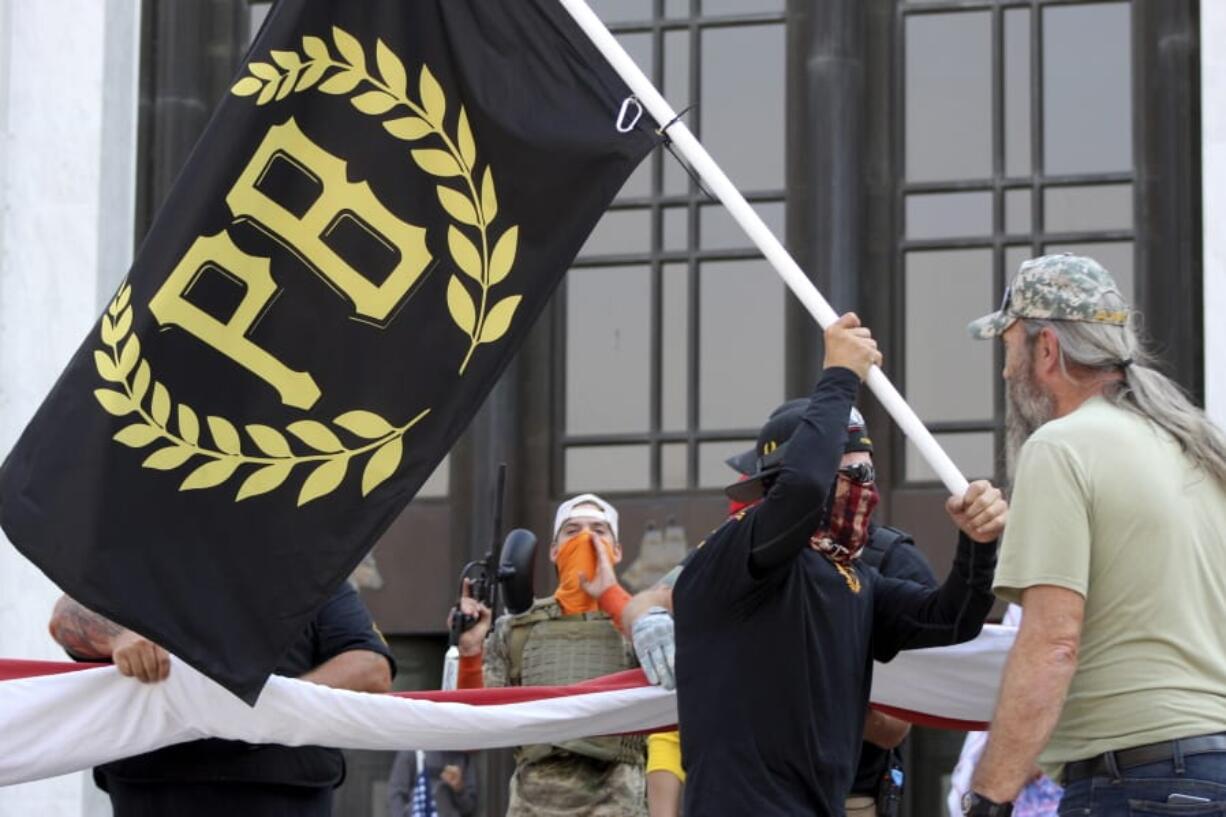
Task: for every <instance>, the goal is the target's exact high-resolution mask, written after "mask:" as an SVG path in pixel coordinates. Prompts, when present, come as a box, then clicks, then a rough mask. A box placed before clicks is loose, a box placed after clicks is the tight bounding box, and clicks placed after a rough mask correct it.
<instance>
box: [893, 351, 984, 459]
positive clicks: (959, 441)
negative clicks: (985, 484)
mask: <svg viewBox="0 0 1226 817" xmlns="http://www.w3.org/2000/svg"><path fill="white" fill-rule="evenodd" d="M985 345H986V344H985ZM933 436H934V437H936V439H937V442H938V443H940V444H941V447H942V448H944V449H945V453H946V454H949V458H950V459H952V460H953V461H954V465H956V466H958V468H959V469H960V470H961V471H962V474H963V476H965V477H966V478H967V479H980V478H991V477H992V476H993V475H995V473H996V441H995V440H994V439H993V436H992V434H991V432H987V431H982V432H974V433H969V434H934V435H933ZM936 478H937V475H936V472H935V471H933V470H932V467H931V466H930V465H928V461H927V460H925V459H924V458H923V457H922V456H920V453H919V449H918V448H916V447H915V446H914V445H912V444H911V442H910V440H908V441H907V481H908V482H930V481H935V480H936Z"/></svg>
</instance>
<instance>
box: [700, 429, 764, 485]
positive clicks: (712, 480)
mask: <svg viewBox="0 0 1226 817" xmlns="http://www.w3.org/2000/svg"><path fill="white" fill-rule="evenodd" d="M765 419H766V418H765V417H764V418H762V421H765ZM753 446H754V441H753V440H738V441H735V442H718V443H701V444H699V446H698V487H699V488H723V487H724V486H725V485H730V484H731V483H733V482H736V481H737V479H739V478H740V474H738V473H737V472H736V471H735V470H734V469H733V468H732V466H731V465H729V464H728V463H726V462H724V460H726V459H728V458H729V457H731V456H733V455H736V454H740V453H741V452H742V451H748V450H750V449H751V448H753Z"/></svg>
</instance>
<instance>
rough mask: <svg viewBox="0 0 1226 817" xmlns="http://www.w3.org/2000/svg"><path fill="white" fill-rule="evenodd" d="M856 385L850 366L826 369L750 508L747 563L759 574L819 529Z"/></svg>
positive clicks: (783, 560)
mask: <svg viewBox="0 0 1226 817" xmlns="http://www.w3.org/2000/svg"><path fill="white" fill-rule="evenodd" d="M859 388H860V378H859V377H857V376H856V374H855V372H852V371H851V370H850V369H844V368H842V367H836V368H832V369H827V370H826V371H825V372H824V373H823V374H822V377H821V379H820V380H818V382H817V386H816V388H814V390H813V397H812V398H811V399H810V400H809V407H808V408H807V409H806V410H805V413H804V415H803V416H802V417H801V420H800V425H799V426H797V428H796V431H795V433H793V434H792V438H791V439H790V440H789V441H788V446H787V450H786V453H785V454H784V457H783V466H782V469H781V471H780V472H779V475H778V476H777V477H776V478H775V481H774V484H773V485H771V488H770V490H769V491H768V492H767V494H766V498H765V499H764V500H763V501H762V503H761V504H760V505H758V506H756V507H755V508H754V509H753V510H752V511H751V519H750V520H747V521H748V522H749V523H750V524H751V525H752V530H751V533H750V537H749V540H750V554H749V566H750V569H751V571H752V572H753V573H754V574H755V575H757V576H760V575H763V574H765V573H767V572H769V571H770V570H772V569H773V568H776V567H779V566H780V565H783V564H785V563H788V562H790V561H791V560H792V559H793V558H795V557H796V554H798V553H800V551H801V549H802V548H804V547H806V546H808V543H809V539H810V538H811V537H812V536H813V532H814V531H815V530H816V529H817V525H818V523H819V521H820V516H821V513H822V510H823V508H824V506H825V504H826V494H827V493H828V492H829V491H830V487H831V486H832V485H833V484H834V480H835V476H836V475H837V474H838V470H839V462H840V460H842V458H843V448H844V447H845V446H846V444H847V417H848V414H849V413H850V412H851V405H852V403H853V402H854V401H855V399H856V393H857V392H858V391H859Z"/></svg>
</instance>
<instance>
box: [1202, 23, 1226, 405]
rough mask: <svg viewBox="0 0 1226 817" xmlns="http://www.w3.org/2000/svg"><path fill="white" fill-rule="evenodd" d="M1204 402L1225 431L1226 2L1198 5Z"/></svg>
mask: <svg viewBox="0 0 1226 817" xmlns="http://www.w3.org/2000/svg"><path fill="white" fill-rule="evenodd" d="M1200 60H1201V109H1200V110H1201V160H1202V171H1201V172H1202V174H1203V175H1202V184H1201V189H1202V190H1203V191H1204V193H1203V197H1204V198H1203V201H1204V211H1203V215H1202V219H1201V223H1202V224H1203V225H1204V228H1203V232H1204V265H1205V403H1206V405H1207V407H1208V410H1209V413H1210V415H1212V416H1213V418H1214V419H1215V420H1216V421H1217V423H1218V424H1219V425H1221V426H1223V427H1226V320H1223V319H1224V318H1226V233H1224V232H1223V231H1222V230H1221V229H1220V228H1221V226H1222V223H1223V219H1226V106H1224V105H1223V101H1226V3H1222V2H1218V0H1213V2H1210V1H1209V0H1202V2H1201V4H1200Z"/></svg>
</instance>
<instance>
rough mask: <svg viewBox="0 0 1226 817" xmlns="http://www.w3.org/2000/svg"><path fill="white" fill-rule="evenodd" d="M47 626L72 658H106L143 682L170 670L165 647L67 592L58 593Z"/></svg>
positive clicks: (168, 657) (163, 677) (159, 676)
mask: <svg viewBox="0 0 1226 817" xmlns="http://www.w3.org/2000/svg"><path fill="white" fill-rule="evenodd" d="M48 629H50V631H51V637H52V638H54V639H55V641H56V643H58V644H59V645H60V646H61V647H63V648H64V649H65V650H66V651H67V652H68V654H69V655H71V656H72V657H73V658H77V659H82V660H99V659H101V660H108V659H109V660H110V661H112V662H114V664H115V666H116V667H117V668H118V669H119V671H120V672H121V673H122V674H124V675H128V676H131V677H134V678H136V679H137V680H138V681H143V682H146V683H150V682H153V681H161V680H164V679H165V678H166V676H167V675H169V674H170V656H169V655H168V654H167V652H166V650H164V649H162V648H161V647H159V646H158V645H157V644H154V643H153V642H152V641H150V640H149V639H147V638H144V637H142V636H140V635H138V634H136V633H134V632H132V631H131V630H129V629H126V628H124V627H120V626H119V625H118V624H116V623H115V622H113V621H111V620H110V619H108V618H106V617H105V616H102V615H99V614H98V613H95V612H94V611H93V610H90V609H89V608H87V607H85V606H84V605H82V604H81V603H79V602H77V601H75V600H74V599H72V598H70V597H69V596H61V597H60V600H59V601H57V602H56V603H55V609H54V610H53V611H52V612H51V622H50V624H49V625H48Z"/></svg>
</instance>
